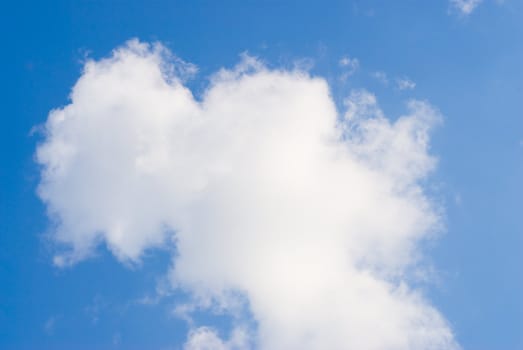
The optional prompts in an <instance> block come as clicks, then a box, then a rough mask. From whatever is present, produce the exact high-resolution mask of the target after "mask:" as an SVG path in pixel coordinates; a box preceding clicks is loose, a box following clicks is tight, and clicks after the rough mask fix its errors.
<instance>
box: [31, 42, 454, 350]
mask: <svg viewBox="0 0 523 350" xmlns="http://www.w3.org/2000/svg"><path fill="white" fill-rule="evenodd" d="M172 62H176V60H175V61H173V59H172V55H170V54H169V53H168V52H167V51H166V49H164V48H163V47H161V46H160V45H155V46H149V45H147V44H143V43H140V42H138V41H130V42H129V43H127V44H126V45H125V46H123V47H121V48H119V49H116V50H115V51H114V52H113V54H112V55H111V57H109V58H106V59H102V60H99V61H88V62H87V63H86V65H85V69H84V71H83V74H82V76H81V77H80V79H79V80H78V81H77V83H76V84H75V86H74V88H73V90H72V93H71V96H70V98H71V102H70V104H69V105H67V106H65V107H63V108H58V109H56V110H53V111H52V112H51V113H50V115H49V119H48V121H47V123H46V125H45V140H44V141H43V143H42V144H41V145H40V146H39V147H38V150H37V155H36V158H37V161H38V163H39V164H41V166H42V173H41V183H40V186H39V189H38V194H39V196H40V197H41V199H42V200H43V201H44V202H45V204H46V206H47V208H48V212H49V217H50V218H51V219H52V221H53V222H54V227H53V230H52V238H53V239H54V240H55V241H56V242H57V243H59V245H61V246H65V247H67V248H68V249H67V250H66V251H64V252H62V253H60V254H58V255H57V256H56V257H55V262H56V263H57V264H61V265H64V264H72V263H75V262H77V261H79V260H81V259H84V258H86V257H88V256H89V255H90V254H91V253H92V252H93V250H94V249H95V247H96V246H97V245H98V244H100V243H103V244H106V245H107V247H108V248H109V249H110V250H111V251H112V252H113V253H114V255H115V256H116V257H117V258H118V259H120V260H121V261H124V262H125V261H139V260H140V257H141V256H142V254H143V253H144V251H145V250H147V249H150V248H154V247H164V246H165V245H168V244H175V245H176V254H175V255H174V256H173V258H172V261H173V263H172V268H171V271H170V273H169V281H170V283H171V285H172V287H173V288H180V289H182V290H184V291H185V292H187V293H189V294H190V295H191V296H192V299H193V301H192V302H193V303H194V305H199V307H201V308H209V309H210V310H218V311H219V312H225V313H229V314H230V315H232V317H233V319H234V324H235V325H236V326H235V329H239V330H240V331H233V333H231V336H230V339H229V340H222V339H220V338H219V336H218V334H217V333H216V332H215V331H213V330H212V329H211V328H206V327H204V328H195V330H193V331H192V332H191V333H190V334H189V338H188V342H187V344H186V347H187V348H188V349H205V348H207V349H229V348H235V347H236V348H238V347H240V348H246V347H250V346H252V347H255V348H260V349H271V350H274V349H276V350H277V349H366V350H378V349H418V350H419V349H458V348H459V346H458V345H457V344H456V342H455V340H454V337H453V333H452V331H451V329H450V327H449V325H448V324H447V322H446V321H445V319H444V318H443V317H442V316H441V315H440V313H439V312H438V311H437V310H436V309H435V308H434V307H432V306H431V305H430V303H429V302H428V301H427V300H425V299H424V297H423V296H422V294H421V293H420V292H419V291H417V290H415V289H413V288H412V287H409V273H408V271H409V270H410V268H411V267H413V266H418V265H419V264H420V259H421V252H420V249H419V243H420V241H421V240H422V239H424V238H426V237H429V236H431V235H432V234H434V232H435V231H437V230H438V228H439V226H440V219H439V215H438V210H437V208H436V207H435V206H434V204H433V203H432V202H431V201H430V199H429V198H428V197H427V196H426V195H425V194H424V190H423V187H422V185H421V183H422V181H423V180H424V179H425V178H426V176H427V175H428V174H429V173H430V171H431V170H432V169H433V168H434V166H435V163H436V162H435V159H434V158H433V157H432V156H431V155H430V154H429V153H428V149H429V131H430V129H431V127H432V126H433V125H434V124H435V123H438V121H439V120H440V116H439V114H438V112H437V111H436V110H435V109H434V108H433V107H431V106H430V105H429V104H428V103H426V102H423V101H414V100H413V101H410V102H408V104H407V112H406V113H405V115H403V116H401V117H399V118H398V119H397V120H395V121H394V122H392V121H391V120H389V119H387V118H386V117H385V116H384V114H383V112H382V111H381V109H380V108H379V106H378V104H377V101H376V98H375V96H374V95H372V94H371V93H369V92H367V91H365V90H359V91H354V92H352V93H351V94H350V96H348V97H347V99H346V101H345V111H344V112H342V113H340V112H338V111H337V109H336V106H335V104H334V102H333V100H332V98H331V95H330V92H329V87H328V85H327V83H326V81H325V80H324V79H322V78H319V77H312V76H311V75H310V74H308V73H307V72H303V71H300V70H294V71H286V70H277V69H276V70H271V69H268V68H267V67H265V66H264V65H262V64H261V63H260V62H259V61H257V60H256V59H254V58H252V57H249V56H245V57H243V59H242V61H241V62H240V63H239V64H238V65H237V66H236V67H235V68H233V69H222V70H220V71H219V72H218V73H216V74H215V75H214V76H213V77H212V78H211V81H210V84H209V86H208V88H207V89H206V91H205V92H204V93H203V95H202V96H200V97H199V98H195V97H194V96H193V95H192V93H191V91H190V90H189V89H188V88H187V87H186V86H184V84H183V82H182V79H180V77H179V74H180V73H179V67H173V63H172ZM175 64H176V63H175ZM182 73H183V72H182ZM182 75H183V74H182ZM189 309H190V308H189ZM245 311H247V312H248V313H249V314H250V317H248V316H245ZM253 322H254V323H255V326H254V327H253V326H252V323H253ZM246 328H248V329H249V331H248V332H247V331H245V329H246ZM246 337H248V338H249V339H246ZM209 344H210V345H209ZM238 344H240V345H238Z"/></svg>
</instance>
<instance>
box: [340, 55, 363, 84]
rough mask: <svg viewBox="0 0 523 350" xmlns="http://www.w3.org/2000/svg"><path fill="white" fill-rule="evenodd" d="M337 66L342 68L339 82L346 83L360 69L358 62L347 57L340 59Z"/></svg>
mask: <svg viewBox="0 0 523 350" xmlns="http://www.w3.org/2000/svg"><path fill="white" fill-rule="evenodd" d="M338 64H339V66H340V67H341V68H342V73H341V76H340V80H341V81H346V80H347V79H348V78H349V77H350V76H351V75H353V74H354V73H355V72H356V71H357V70H358V68H359V67H360V61H359V60H358V59H357V58H351V57H349V56H344V57H342V58H341V59H340V60H339V62H338Z"/></svg>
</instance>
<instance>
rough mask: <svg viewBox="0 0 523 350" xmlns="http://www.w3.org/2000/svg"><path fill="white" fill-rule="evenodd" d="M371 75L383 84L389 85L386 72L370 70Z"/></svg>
mask: <svg viewBox="0 0 523 350" xmlns="http://www.w3.org/2000/svg"><path fill="white" fill-rule="evenodd" d="M370 75H371V77H373V78H374V79H376V80H377V81H379V82H380V83H382V84H383V85H389V78H388V77H387V73H385V72H382V71H376V72H372V73H371V74H370Z"/></svg>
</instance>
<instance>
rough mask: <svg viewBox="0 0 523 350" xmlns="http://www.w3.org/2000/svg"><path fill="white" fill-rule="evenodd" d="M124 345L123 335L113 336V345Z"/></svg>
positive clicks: (116, 334)
mask: <svg viewBox="0 0 523 350" xmlns="http://www.w3.org/2000/svg"><path fill="white" fill-rule="evenodd" d="M121 343H122V335H121V334H120V333H119V332H117V333H115V334H114V335H113V345H114V346H118V345H120V344H121Z"/></svg>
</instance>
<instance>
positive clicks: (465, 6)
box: [450, 0, 483, 16]
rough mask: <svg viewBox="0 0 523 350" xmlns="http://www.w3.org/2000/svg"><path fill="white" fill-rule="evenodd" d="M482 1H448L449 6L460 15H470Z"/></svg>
mask: <svg viewBox="0 0 523 350" xmlns="http://www.w3.org/2000/svg"><path fill="white" fill-rule="evenodd" d="M482 1H483V0H450V6H451V7H452V8H453V9H454V10H456V11H458V12H459V13H460V14H461V15H465V16H468V15H470V14H471V13H472V12H473V11H474V10H475V9H476V8H477V7H478V6H479V4H481V2H482Z"/></svg>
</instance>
